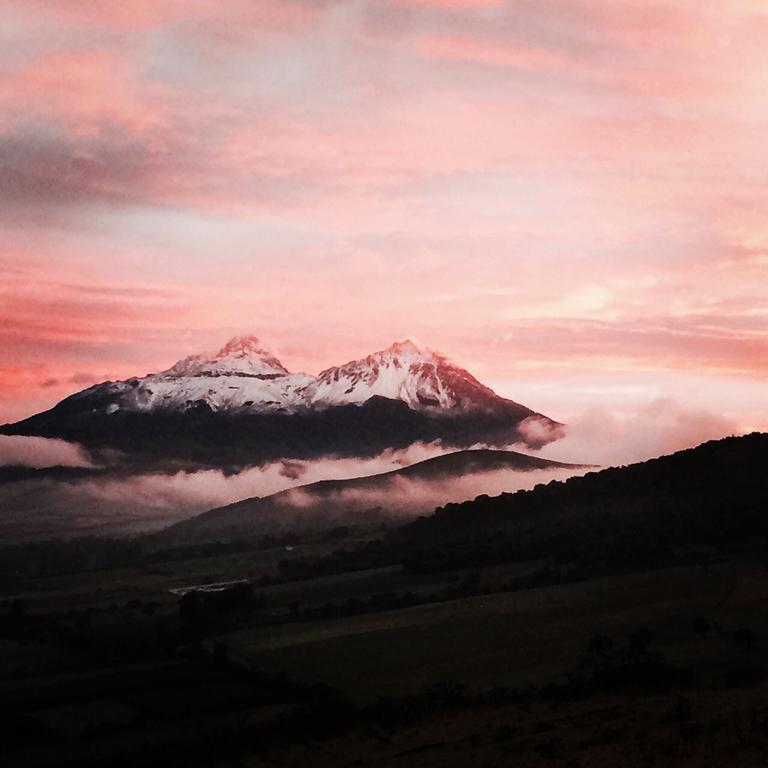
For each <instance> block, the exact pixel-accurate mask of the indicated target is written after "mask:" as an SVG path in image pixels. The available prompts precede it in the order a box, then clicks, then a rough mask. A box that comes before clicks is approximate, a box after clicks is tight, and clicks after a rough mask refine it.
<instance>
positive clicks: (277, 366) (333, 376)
mask: <svg viewBox="0 0 768 768" xmlns="http://www.w3.org/2000/svg"><path fill="white" fill-rule="evenodd" d="M374 396H379V397H385V398H389V399H392V400H401V401H403V402H404V403H406V404H407V405H408V406H409V407H410V408H412V409H413V410H416V411H430V412H437V413H440V412H456V411H467V410H473V409H492V408H493V407H494V406H495V405H498V404H500V403H509V401H506V400H504V399H503V398H500V397H499V396H498V395H496V394H495V393H494V392H493V391H492V390H491V389H489V388H488V387H486V386H484V385H483V384H481V383H480V382H479V381H477V379H475V378H474V377H473V376H472V375H471V374H470V373H468V372H467V371H465V370H464V369H463V368H460V367H458V366H457V365H455V364H454V363H452V362H450V361H449V360H448V359H447V358H446V357H445V356H444V355H442V354H439V353H437V352H433V351H431V350H428V349H424V348H421V347H418V346H417V345H416V344H414V343H413V342H412V341H404V342H399V343H395V344H393V345H392V346H391V347H389V348H388V349H385V350H382V351H380V352H375V353H374V354H372V355H369V356H368V357H366V358H364V359H362V360H354V361H352V362H349V363H346V364H344V365H342V366H338V367H334V368H329V369H327V370H325V371H323V372H322V373H320V374H318V375H317V376H309V375H307V374H303V373H290V372H289V371H288V369H287V368H286V367H285V366H284V365H283V364H282V363H281V362H280V361H279V360H278V359H277V358H276V357H275V356H274V354H272V353H271V352H270V351H269V350H267V349H266V348H265V347H264V346H263V345H262V343H261V342H260V341H259V339H257V338H256V337H254V336H244V337H240V338H234V339H232V340H230V341H229V342H228V343H227V344H226V345H225V346H224V347H222V348H221V349H220V350H219V351H218V352H217V353H216V354H214V355H193V356H191V357H187V358H184V359H183V360H180V361H179V362H177V363H176V364H175V365H173V366H172V367H171V368H169V369H168V370H166V371H163V372H161V373H154V374H150V375H148V376H145V377H143V378H132V379H128V380H127V381H121V382H107V383H104V384H98V385H96V386H95V387H91V388H90V389H87V390H85V391H84V392H82V393H80V394H78V395H75V398H92V399H93V398H95V399H96V400H98V402H99V409H103V410H104V411H106V412H107V413H114V412H116V411H118V410H122V411H129V412H151V411H155V410H172V411H184V410H187V409H189V408H192V407H196V406H200V405H205V406H207V407H209V408H210V409H211V410H212V411H242V412H253V413H269V412H285V413H297V412H306V411H318V410H324V409H326V408H330V407H333V406H338V405H349V404H353V405H360V404H362V403H365V402H366V401H367V400H369V399H370V398H372V397H374Z"/></svg>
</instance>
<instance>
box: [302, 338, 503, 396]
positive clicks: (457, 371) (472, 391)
mask: <svg viewBox="0 0 768 768" xmlns="http://www.w3.org/2000/svg"><path fill="white" fill-rule="evenodd" d="M306 391H307V395H308V398H309V400H311V402H313V403H314V404H316V405H318V406H321V407H322V406H331V405H340V404H343V403H363V402H365V401H366V400H368V399H370V398H371V397H374V396H379V397H386V398H390V399H392V400H402V401H403V402H405V403H407V404H408V405H409V406H410V407H411V408H413V409H416V410H423V409H461V410H466V409H469V408H476V407H485V406H486V405H487V404H488V401H489V399H491V398H495V399H499V398H498V396H497V395H496V394H495V393H494V392H493V391H492V390H490V389H489V388H488V387H485V386H483V385H482V384H481V383H480V382H479V381H477V379H475V378H474V377H473V376H472V375H471V374H470V373H468V372H467V371H465V370H464V369H462V368H459V367H458V366H456V365H454V364H453V363H451V362H450V361H449V360H448V359H447V358H446V357H445V356H444V355H442V354H440V353H438V352H433V351H432V350H429V349H425V348H422V347H419V346H417V345H416V344H414V342H412V341H411V340H410V339H408V340H406V341H401V342H395V343H394V344H392V345H391V346H390V347H388V348H387V349H385V350H382V351H380V352H374V353H373V354H371V355H368V357H365V358H363V359H362V360H353V361H351V362H349V363H345V364H344V365H341V366H338V367H334V368H328V369H327V370H325V371H323V372H322V373H320V374H319V375H318V376H317V377H316V379H315V380H314V381H313V382H312V383H311V384H309V385H308V386H307V388H306Z"/></svg>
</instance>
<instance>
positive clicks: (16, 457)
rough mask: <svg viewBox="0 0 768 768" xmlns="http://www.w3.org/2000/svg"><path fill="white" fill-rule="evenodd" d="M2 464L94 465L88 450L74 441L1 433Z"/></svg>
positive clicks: (0, 459) (34, 465) (32, 465)
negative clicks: (87, 452)
mask: <svg viewBox="0 0 768 768" xmlns="http://www.w3.org/2000/svg"><path fill="white" fill-rule="evenodd" d="M0 466H18V467H33V468H38V469H39V468H42V467H57V466H58V467H92V466H93V464H92V462H91V461H90V459H89V458H88V456H87V454H86V452H85V451H84V450H83V449H82V448H81V447H80V446H79V445H76V444H74V443H68V442H66V441H64V440H55V439H53V438H48V437H24V436H21V435H0Z"/></svg>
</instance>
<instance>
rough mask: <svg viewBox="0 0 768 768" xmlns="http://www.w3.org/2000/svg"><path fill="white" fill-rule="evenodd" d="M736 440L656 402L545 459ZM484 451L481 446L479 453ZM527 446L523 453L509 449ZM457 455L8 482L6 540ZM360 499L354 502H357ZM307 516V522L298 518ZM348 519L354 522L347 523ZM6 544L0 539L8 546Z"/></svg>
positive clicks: (305, 506)
mask: <svg viewBox="0 0 768 768" xmlns="http://www.w3.org/2000/svg"><path fill="white" fill-rule="evenodd" d="M736 433H738V429H737V426H736V424H735V423H733V422H731V421H730V420H728V419H726V418H723V417H721V416H718V415H716V414H710V413H706V412H701V411H695V410H691V409H688V408H685V407H684V406H681V405H680V404H679V403H676V402H674V401H672V400H656V401H653V402H650V403H646V404H643V405H641V406H639V407H638V408H637V409H635V411H633V412H632V413H625V414H619V415H617V414H615V413H610V412H608V411H599V410H594V411H589V412H587V413H585V414H583V415H582V416H581V417H580V418H578V419H575V420H574V421H573V422H572V423H571V424H570V425H569V426H568V428H567V433H566V436H565V437H564V438H563V439H561V440H558V441H557V442H556V443H552V444H551V445H549V446H547V447H546V448H545V449H544V450H542V451H541V452H540V453H539V454H538V455H540V456H542V457H544V458H548V459H553V460H557V461H564V462H571V463H585V464H586V463H588V464H599V465H601V466H610V465H620V464H628V463H632V462H635V461H643V460H646V459H648V458H652V457H654V456H659V455H662V454H665V453H671V452H674V451H676V450H680V449H683V448H688V447H692V446H694V445H698V444H699V443H701V442H704V441H706V440H709V439H716V438H720V437H724V436H726V435H729V434H736ZM478 447H481V446H478ZM511 447H512V448H517V449H519V448H520V447H519V446H511ZM446 452H449V451H448V449H445V448H443V446H441V445H440V444H439V443H427V444H423V443H418V444H414V445H413V446H411V447H409V448H408V449H405V450H397V451H395V450H391V451H385V452H384V453H382V454H381V455H379V456H376V457H374V458H367V459H356V458H326V459H318V460H313V461H295V460H284V461H278V462H274V463H271V464H268V465H265V466H263V467H255V468H251V469H248V470H245V471H243V472H241V473H239V474H237V475H225V474H224V473H223V472H221V471H218V470H203V471H198V472H193V473H187V472H177V473H175V474H161V473H148V474H140V475H130V476H115V475H109V474H107V475H99V474H94V475H93V476H91V477H78V478H70V479H63V478H53V477H42V478H24V479H21V480H18V481H15V482H6V483H4V484H0V537H2V538H4V539H6V540H11V539H15V538H18V537H29V536H54V535H55V536H71V535H79V534H82V533H101V534H120V533H128V532H138V531H146V530H157V529H159V528H163V527H165V526H167V525H169V524H171V523H174V522H177V521H179V520H182V519H184V518H188V517H190V516H192V515H195V514H198V513H200V512H204V511H206V510H208V509H211V508H213V507H218V506H223V505H226V504H230V503H232V502H235V501H239V500H241V499H245V498H249V497H253V496H262V497H263V496H268V495H271V494H274V493H277V492H279V491H282V490H286V489H289V488H296V487H297V486H304V485H308V484H310V483H313V482H316V481H318V480H327V479H348V478H354V477H365V476H368V475H374V474H378V473H381V472H387V471H389V470H392V469H398V468H401V467H404V466H408V465H410V464H413V463H415V462H418V461H422V460H424V459H427V458H431V457H433V456H437V455H439V454H441V453H446ZM0 464H5V465H15V466H20V465H21V466H28V467H38V468H42V467H51V466H58V465H60V466H68V467H91V466H93V463H92V462H91V460H89V458H88V454H87V453H86V452H85V451H83V450H82V449H81V448H80V447H79V446H76V445H73V444H70V443H65V442H64V441H60V440H47V439H45V438H26V437H20V438H16V437H0ZM577 472H580V470H574V471H571V470H555V471H550V470H546V471H540V470H539V471H532V472H517V471H508V470H502V471H492V472H482V473H479V474H474V475H468V476H464V477H460V478H451V479H447V480H446V479H442V480H439V481H435V482H430V481H423V480H409V479H406V478H397V479H396V480H395V481H393V482H392V483H391V484H390V485H388V486H387V488H386V490H385V491H384V492H381V491H379V490H374V491H370V492H368V491H359V490H358V491H342V492H340V493H339V495H338V498H331V499H330V500H328V499H326V501H325V502H324V508H325V509H330V508H332V507H334V506H335V507H336V508H338V509H340V510H343V508H344V507H347V506H354V507H356V508H359V507H360V506H361V505H362V506H363V507H364V508H366V509H367V508H376V507H384V508H386V509H387V510H388V511H389V513H394V514H398V513H400V514H416V513H425V512H429V511H430V510H431V509H434V508H435V507H436V506H441V505H443V504H445V503H448V502H451V501H463V500H466V499H469V498H474V497H475V496H478V495H480V494H483V493H485V494H489V495H495V494H498V493H501V492H502V491H515V490H520V489H526V488H531V487H533V486H534V485H536V484H537V483H546V482H549V481H550V480H553V479H558V480H560V479H564V478H565V477H568V476H569V475H573V474H576V473H577ZM291 498H292V506H293V507H294V508H295V509H296V511H297V514H298V513H300V512H301V511H302V510H303V512H304V514H305V515H306V514H309V513H310V512H311V508H316V507H317V504H316V499H315V498H313V497H310V496H309V495H308V494H307V493H306V492H305V491H303V490H297V491H295V493H293V494H291ZM353 502H354V503H353ZM300 516H301V515H299V517H300ZM347 522H349V521H347ZM2 538H0V541H2Z"/></svg>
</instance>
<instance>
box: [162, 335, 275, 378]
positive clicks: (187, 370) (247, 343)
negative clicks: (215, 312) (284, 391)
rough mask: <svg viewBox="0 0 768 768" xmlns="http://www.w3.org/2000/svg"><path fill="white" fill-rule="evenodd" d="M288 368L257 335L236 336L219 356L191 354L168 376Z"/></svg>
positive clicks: (260, 373)
mask: <svg viewBox="0 0 768 768" xmlns="http://www.w3.org/2000/svg"><path fill="white" fill-rule="evenodd" d="M289 373H290V372H289V371H288V369H287V368H286V367H285V366H284V365H283V364H282V363H281V362H280V361H279V360H278V359H277V358H276V357H275V356H274V354H273V353H272V352H271V351H270V350H269V349H267V348H266V347H265V346H264V345H263V344H262V343H261V341H260V340H259V339H258V338H257V337H256V336H236V337H235V338H232V339H230V340H229V341H228V342H227V343H226V344H225V345H224V346H223V347H222V348H221V349H220V350H219V351H218V352H217V353H216V354H215V355H191V356H190V357H186V358H184V359H183V360H179V362H178V363H176V364H175V365H174V366H172V367H171V368H169V369H168V370H167V371H164V372H163V375H165V376H257V377H274V376H287V375H288V374H289Z"/></svg>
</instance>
